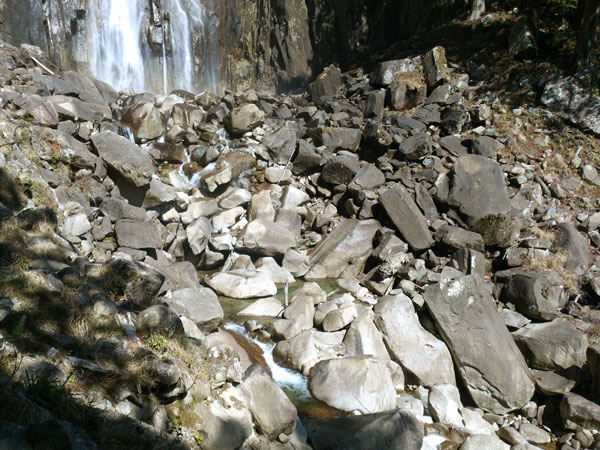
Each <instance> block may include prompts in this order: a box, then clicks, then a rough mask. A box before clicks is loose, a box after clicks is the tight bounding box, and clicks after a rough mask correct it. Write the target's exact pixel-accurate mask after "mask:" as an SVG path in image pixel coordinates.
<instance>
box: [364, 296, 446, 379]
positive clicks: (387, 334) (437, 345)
mask: <svg viewBox="0 0 600 450" xmlns="http://www.w3.org/2000/svg"><path fill="white" fill-rule="evenodd" d="M374 311H375V323H376V324H377V327H378V328H379V330H381V333H382V334H383V336H384V340H385V343H386V346H387V348H388V350H389V353H390V356H391V357H392V359H393V360H394V361H396V362H397V363H398V364H400V365H401V366H402V368H403V369H404V372H405V374H406V377H407V380H408V382H409V383H414V384H419V385H423V386H433V385H435V384H453V385H455V384H456V378H455V375H454V366H453V363H452V357H451V355H450V351H449V350H448V347H446V344H444V343H443V342H442V341H440V340H439V339H437V338H436V337H435V336H433V335H432V334H431V333H429V332H428V331H426V330H425V329H424V328H423V327H422V326H421V324H420V323H419V317H418V316H417V313H416V312H415V309H414V306H413V304H412V301H411V299H410V298H408V297H407V296H406V295H404V294H401V295H396V296H386V297H383V298H382V299H380V300H379V302H378V303H377V305H375V308H374Z"/></svg>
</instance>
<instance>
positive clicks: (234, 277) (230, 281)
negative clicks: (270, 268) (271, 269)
mask: <svg viewBox="0 0 600 450" xmlns="http://www.w3.org/2000/svg"><path fill="white" fill-rule="evenodd" d="M207 284H208V285H209V286H210V287H211V288H213V289H214V290H215V291H217V292H218V293H219V294H221V295H225V296H226V297H232V298H253V297H270V296H273V295H275V294H277V286H275V283H273V280H271V278H269V276H268V275H266V274H264V273H263V272H258V271H256V270H252V269H240V270H232V271H229V272H220V273H217V274H215V275H213V276H212V277H211V278H210V280H208V282H207Z"/></svg>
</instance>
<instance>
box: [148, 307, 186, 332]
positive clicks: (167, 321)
mask: <svg viewBox="0 0 600 450" xmlns="http://www.w3.org/2000/svg"><path fill="white" fill-rule="evenodd" d="M136 323H137V327H138V328H139V329H140V330H144V331H157V332H162V333H167V334H174V335H181V334H182V333H183V324H182V323H181V319H179V316H178V315H177V313H176V312H175V310H173V309H171V308H169V307H168V306H165V305H152V306H149V307H148V308H146V309H144V310H143V311H142V312H140V313H139V314H138V316H137V320H136Z"/></svg>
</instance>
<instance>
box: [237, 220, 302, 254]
mask: <svg viewBox="0 0 600 450" xmlns="http://www.w3.org/2000/svg"><path fill="white" fill-rule="evenodd" d="M295 246H296V235H295V234H294V233H292V232H291V231H289V230H288V229H287V228H286V227H284V226H282V225H279V224H277V223H275V222H272V221H270V220H267V219H263V218H259V219H256V220H253V221H252V222H250V223H249V224H248V225H246V227H245V228H244V230H243V231H242V234H241V235H240V236H239V237H238V241H237V243H236V245H235V248H236V250H238V251H242V252H248V253H254V254H258V255H263V256H281V255H283V254H285V252H286V251H288V250H289V249H290V248H293V247H295Z"/></svg>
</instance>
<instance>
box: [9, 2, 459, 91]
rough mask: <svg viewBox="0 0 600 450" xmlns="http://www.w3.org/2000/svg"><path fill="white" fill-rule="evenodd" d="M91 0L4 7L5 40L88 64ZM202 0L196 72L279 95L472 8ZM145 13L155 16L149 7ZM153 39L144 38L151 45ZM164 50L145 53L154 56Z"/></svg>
mask: <svg viewBox="0 0 600 450" xmlns="http://www.w3.org/2000/svg"><path fill="white" fill-rule="evenodd" d="M92 1H94V2H97V1H105V0H45V1H43V2H42V0H26V1H24V0H7V1H5V2H1V3H0V37H1V38H2V39H4V40H7V41H8V42H10V43H13V44H20V43H29V44H34V45H37V46H39V47H41V48H42V49H43V50H45V51H48V54H50V55H51V57H52V59H53V60H54V62H55V63H57V64H59V65H61V66H63V67H68V68H73V67H80V68H81V67H85V66H86V65H87V60H88V58H87V47H86V28H87V24H86V10H87V8H88V7H89V5H88V4H89V3H90V2H92ZM202 1H203V4H204V7H205V9H206V10H207V12H208V14H207V19H206V20H207V21H208V28H209V29H210V30H211V31H210V32H209V33H208V34H206V33H205V35H203V36H193V39H194V41H195V51H194V53H195V59H196V64H197V69H198V71H199V72H200V73H203V72H206V71H207V65H209V64H212V65H214V66H216V67H214V68H213V72H214V73H217V74H218V76H219V78H220V80H221V88H225V87H226V88H231V89H246V88H250V87H253V88H266V89H270V90H277V91H288V90H292V89H295V88H301V87H304V86H306V84H307V83H308V82H310V81H311V79H312V78H313V77H314V76H315V75H317V74H318V73H319V72H320V71H321V70H322V68H323V67H325V66H327V65H329V64H331V63H337V64H338V65H339V66H340V67H341V68H342V70H348V69H351V68H352V67H354V66H356V65H357V64H359V63H360V64H361V65H364V63H365V61H369V60H373V59H377V57H378V55H380V56H383V55H386V54H388V55H389V54H390V53H393V51H394V49H395V48H398V49H400V50H401V49H403V48H405V47H406V46H407V45H408V44H407V43H406V42H405V41H406V40H407V39H409V38H410V37H411V36H414V35H415V34H416V33H421V32H425V31H427V30H429V29H431V28H433V27H435V26H437V25H440V24H442V23H444V22H447V21H449V20H451V19H452V18H454V17H456V16H457V15H458V14H461V13H463V12H464V11H465V10H466V8H467V0H370V1H368V2H365V1H364V0H202ZM147 3H148V5H150V1H148V2H147ZM154 3H156V2H154ZM145 14H146V15H148V16H150V15H151V14H152V8H150V6H148V7H147V8H146V12H145ZM145 22H150V20H148V19H145ZM145 34H147V35H150V34H151V33H149V32H147V33H145ZM148 39H149V38H147V37H144V39H143V41H144V45H147V46H148V48H150V47H151V46H152V42H148ZM174 45H176V44H174ZM154 50H156V49H154ZM159 53H160V52H156V51H154V52H152V51H148V54H149V55H154V56H151V57H154V58H160V54H159ZM150 64H151V63H150Z"/></svg>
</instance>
